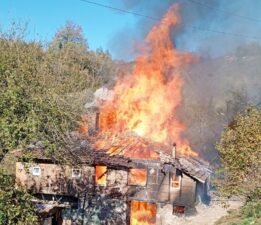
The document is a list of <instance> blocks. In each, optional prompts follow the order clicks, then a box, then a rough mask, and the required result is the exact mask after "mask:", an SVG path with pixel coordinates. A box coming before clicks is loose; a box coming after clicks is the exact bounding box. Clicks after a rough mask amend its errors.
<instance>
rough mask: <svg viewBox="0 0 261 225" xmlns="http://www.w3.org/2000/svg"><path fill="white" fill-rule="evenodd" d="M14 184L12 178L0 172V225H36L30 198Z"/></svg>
mask: <svg viewBox="0 0 261 225" xmlns="http://www.w3.org/2000/svg"><path fill="white" fill-rule="evenodd" d="M14 184H15V182H14V177H12V176H10V175H5V174H4V173H2V171H0V225H14V224H17V225H34V224H38V221H39V218H38V214H37V212H36V209H35V207H34V205H33V203H32V201H31V196H30V195H29V194H27V193H26V192H25V191H24V190H23V189H21V188H16V187H15V186H14Z"/></svg>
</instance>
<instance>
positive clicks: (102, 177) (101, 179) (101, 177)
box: [95, 166, 107, 186]
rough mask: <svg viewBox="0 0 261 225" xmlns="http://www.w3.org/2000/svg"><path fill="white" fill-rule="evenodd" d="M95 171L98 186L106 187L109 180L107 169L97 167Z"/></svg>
mask: <svg viewBox="0 0 261 225" xmlns="http://www.w3.org/2000/svg"><path fill="white" fill-rule="evenodd" d="M95 169H96V171H95V182H96V184H97V185H101V186H106V180H107V167H106V166H96V168H95Z"/></svg>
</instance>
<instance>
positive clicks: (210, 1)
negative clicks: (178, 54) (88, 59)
mask: <svg viewBox="0 0 261 225" xmlns="http://www.w3.org/2000/svg"><path fill="white" fill-rule="evenodd" d="M93 1H95V2H98V3H101V4H105V5H110V6H113V7H118V8H122V9H126V10H129V11H133V12H138V13H141V14H144V15H148V16H153V17H161V16H162V15H163V14H164V12H165V11H166V10H167V8H168V7H169V6H170V5H171V4H173V3H174V2H176V1H179V2H180V5H181V15H182V19H183V22H184V26H183V28H182V29H180V30H179V31H178V32H176V35H175V38H174V40H175V42H176V46H177V48H179V49H181V50H183V51H191V52H196V53H199V54H203V55H204V54H205V55H211V56H220V55H224V54H226V53H228V52H231V51H234V50H235V49H236V48H237V47H238V46H239V45H242V44H245V43H250V42H253V41H255V42H259V43H260V42H261V14H260V12H261V1H260V0H229V1H228V0H191V1H190V0H162V1H160V0H93ZM193 2H194V3H193ZM195 2H200V3H202V4H195ZM204 5H205V6H206V5H207V6H208V5H210V6H211V7H205V6H204ZM224 12H226V13H224ZM233 14H236V15H242V17H251V18H253V19H255V18H256V19H257V21H255V20H251V19H250V20H249V19H245V18H242V17H238V16H236V15H233ZM67 20H71V21H73V22H75V23H76V24H78V25H80V26H81V27H82V28H83V31H84V34H85V37H86V38H87V40H88V44H89V46H90V48H91V49H93V50H95V49H97V48H99V47H102V48H103V49H105V50H109V51H110V52H111V54H112V55H113V57H114V58H119V59H127V60H130V59H132V58H133V57H134V55H135V53H136V52H135V49H134V48H133V45H134V43H135V42H138V41H141V40H142V39H143V38H144V36H145V35H146V33H147V32H148V31H149V29H150V28H151V26H152V25H153V24H155V21H152V20H148V19H145V18H141V17H137V16H133V15H131V14H125V13H121V12H118V11H114V10H110V9H106V8H102V7H97V6H94V5H90V4H87V3H84V2H82V1H80V0H41V1H40V0H0V25H1V27H2V28H3V29H4V30H6V29H7V28H8V27H9V25H10V23H11V22H12V21H23V22H28V23H29V25H28V31H29V35H28V38H29V39H36V40H42V41H49V40H51V38H52V37H53V36H54V34H55V32H56V31H57V30H58V29H59V28H60V27H61V26H63V25H64V24H65V22H66V21H67ZM192 27H199V28H200V29H198V30H197V29H196V30H195V29H193V28H192ZM207 30H217V31H221V32H227V33H234V34H244V35H247V36H254V37H260V38H259V39H256V40H254V39H251V38H242V37H235V36H229V35H222V34H218V33H214V32H209V31H207ZM239 36H240V35H239Z"/></svg>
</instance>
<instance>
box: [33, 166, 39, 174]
mask: <svg viewBox="0 0 261 225" xmlns="http://www.w3.org/2000/svg"><path fill="white" fill-rule="evenodd" d="M32 174H33V175H34V176H40V175H41V168H40V167H39V166H34V167H33V168H32Z"/></svg>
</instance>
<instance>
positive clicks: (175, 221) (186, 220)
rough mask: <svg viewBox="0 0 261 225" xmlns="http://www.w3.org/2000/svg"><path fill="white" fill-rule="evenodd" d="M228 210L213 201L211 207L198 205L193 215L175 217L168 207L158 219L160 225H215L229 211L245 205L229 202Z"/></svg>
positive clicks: (239, 202)
mask: <svg viewBox="0 0 261 225" xmlns="http://www.w3.org/2000/svg"><path fill="white" fill-rule="evenodd" d="M226 203H228V204H229V206H228V207H227V208H225V207H223V206H222V204H221V203H220V201H212V202H211V203H210V205H209V206H206V205H204V204H198V205H197V206H196V210H195V211H194V212H191V215H186V216H175V215H172V214H171V213H167V212H171V210H172V206H171V205H167V206H165V207H163V208H161V209H160V214H161V217H160V218H158V223H157V224H158V225H214V224H215V222H216V221H218V220H219V219H220V218H221V217H223V216H225V215H227V214H228V211H230V210H233V209H237V208H239V207H241V206H242V205H243V201H228V202H226Z"/></svg>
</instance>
